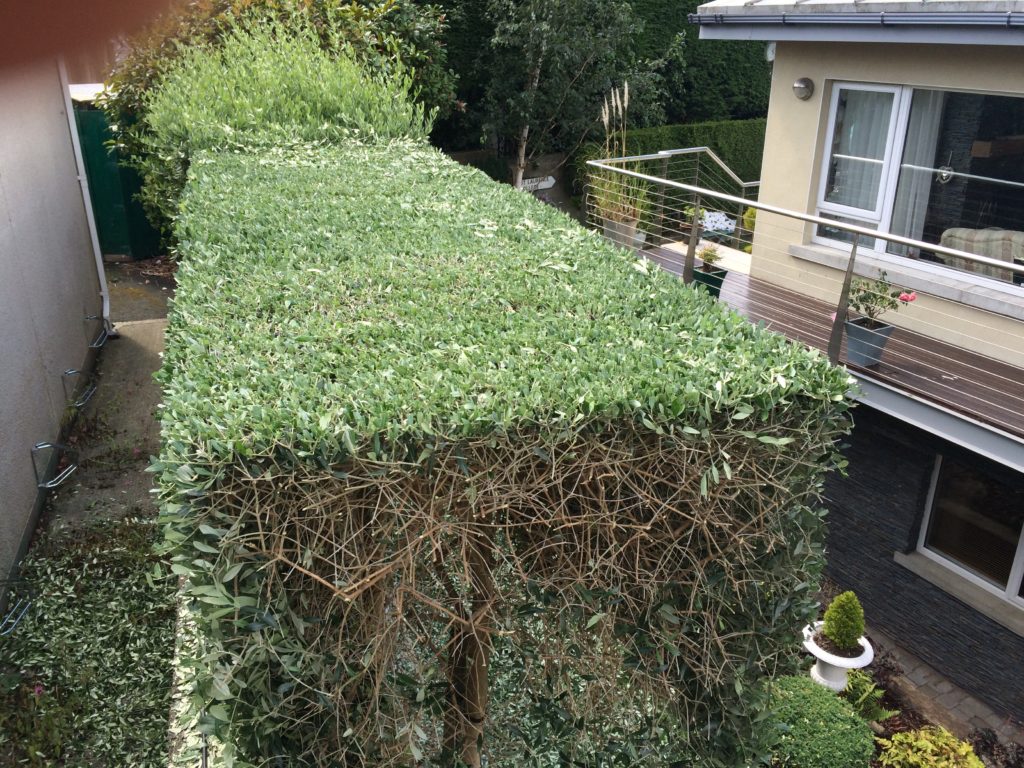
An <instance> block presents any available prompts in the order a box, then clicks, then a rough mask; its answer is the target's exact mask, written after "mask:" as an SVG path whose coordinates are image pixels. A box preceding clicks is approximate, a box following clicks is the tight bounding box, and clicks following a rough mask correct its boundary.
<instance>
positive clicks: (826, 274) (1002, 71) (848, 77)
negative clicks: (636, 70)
mask: <svg viewBox="0 0 1024 768" xmlns="http://www.w3.org/2000/svg"><path fill="white" fill-rule="evenodd" d="M967 64H969V66H968V65H967ZM1022 70H1024V48H1020V47H1006V46H999V47H996V46H992V47H980V46H955V47H954V46H938V45H885V46H882V45H877V44H867V43H803V42H780V43H778V45H777V47H776V57H775V66H774V70H773V74H772V93H771V102H770V106H769V110H768V126H767V131H766V136H765V152H764V163H763V166H762V170H761V181H762V185H761V191H760V198H759V199H760V201H761V202H763V203H768V204H771V205H776V206H779V207H783V208H788V209H791V210H795V211H801V212H806V213H814V212H815V203H816V199H817V191H818V184H819V175H818V174H819V168H820V164H821V156H822V151H823V147H824V143H825V133H826V130H827V125H826V123H827V121H828V110H829V99H830V97H831V83H832V82H835V81H855V82H868V83H886V84H896V85H911V86H919V87H934V88H941V89H946V90H965V91H970V90H977V91H986V92H999V93H1006V94H1022V95H1024V79H1022V78H1021V77H1020V75H1019V73H1020V72H1021V71H1022ZM801 77H809V78H811V79H812V80H813V81H814V84H815V91H814V94H813V96H812V97H811V98H810V99H809V100H807V101H800V100H799V99H797V98H796V96H795V95H794V94H793V90H792V86H793V82H794V81H795V80H797V79H799V78H801ZM810 236H811V228H810V226H805V225H803V224H802V223H800V222H797V221H795V220H793V219H784V218H781V217H778V216H772V215H768V214H765V213H764V212H762V213H760V214H758V218H757V229H756V233H755V239H754V250H753V264H752V274H753V275H754V276H755V277H759V278H761V279H763V280H767V281H769V282H772V283H776V284H779V285H784V286H788V287H791V288H793V289H795V290H798V291H800V292H801V293H805V294H809V295H812V296H815V297H817V298H820V299H822V300H825V301H832V302H834V301H836V300H837V298H838V295H839V288H840V284H841V280H842V274H841V272H839V271H838V270H837V269H834V268H830V267H827V266H822V265H820V264H816V263H813V262H811V261H807V260H805V259H799V258H795V257H794V256H793V255H792V253H791V251H792V245H793V244H794V243H796V244H800V243H809V242H810ZM909 264H912V262H909ZM952 274H954V275H955V273H952ZM908 287H910V288H914V287H920V286H914V285H908ZM886 319H887V320H888V321H889V322H891V323H893V324H895V325H901V326H904V327H907V328H910V329H912V330H916V331H920V332H921V333H925V334H927V335H930V336H932V337H935V338H941V339H943V340H945V341H948V342H950V343H952V344H956V345H958V346H963V347H966V348H970V349H972V350H974V351H977V352H979V353H981V354H984V355H987V356H989V357H992V358H995V359H997V360H1003V361H1005V362H1008V363H1010V364H1012V365H1017V366H1024V322H1021V321H1020V320H1017V319H1012V318H1011V317H1007V316H1000V315H997V314H993V313H990V312H985V311H981V310H978V309H974V308H972V307H969V306H965V305H963V304H960V303H957V302H953V301H946V300H943V299H938V298H934V297H930V296H922V297H921V298H920V299H919V301H917V302H916V303H915V304H914V305H913V306H912V307H908V308H907V309H906V310H904V311H902V312H900V313H899V314H891V313H890V314H889V315H887V316H886Z"/></svg>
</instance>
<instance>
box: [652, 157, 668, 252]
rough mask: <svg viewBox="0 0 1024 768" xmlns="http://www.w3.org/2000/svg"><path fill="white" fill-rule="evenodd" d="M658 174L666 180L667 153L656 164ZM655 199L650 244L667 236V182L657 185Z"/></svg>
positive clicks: (657, 242)
mask: <svg viewBox="0 0 1024 768" xmlns="http://www.w3.org/2000/svg"><path fill="white" fill-rule="evenodd" d="M658 176H659V177H660V178H662V179H665V180H666V181H667V180H668V155H665V156H664V157H663V158H662V159H661V162H660V163H659V166H658ZM656 196H657V201H656V202H655V205H656V206H657V214H656V217H655V218H654V220H653V221H652V222H651V240H652V242H651V243H650V245H652V246H657V245H661V244H662V243H664V242H665V241H666V240H667V238H666V237H665V206H666V203H665V201H666V199H667V198H668V184H661V185H659V186H658V192H657V195H656Z"/></svg>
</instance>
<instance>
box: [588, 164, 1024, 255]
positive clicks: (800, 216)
mask: <svg viewBox="0 0 1024 768" xmlns="http://www.w3.org/2000/svg"><path fill="white" fill-rule="evenodd" d="M697 149H702V148H697ZM672 151H676V150H672ZM676 152H678V151H676ZM661 156H663V155H662V154H661V153H658V154H656V155H649V156H646V157H640V158H610V159H606V160H588V161H587V165H589V166H591V167H593V168H599V169H601V170H605V171H611V172H612V173H621V174H623V175H625V176H630V177H632V178H635V179H640V180H641V181H647V182H650V183H652V184H660V185H662V186H669V187H672V188H674V189H678V190H681V191H683V192H689V193H691V194H694V195H697V196H699V197H710V198H714V199H716V200H720V201H722V202H726V203H733V204H735V205H744V206H747V207H750V208H754V209H755V210H758V211H764V212H766V213H772V214H775V215H778V216H784V217H787V218H791V219H796V220H798V221H803V222H806V223H808V224H820V225H824V226H827V227H831V228H834V229H839V230H842V231H844V232H850V233H852V234H855V235H859V236H863V237H870V238H872V239H875V238H877V239H880V240H886V241H887V242H890V243H897V244H899V245H905V246H907V247H910V248H919V249H922V250H926V251H929V252H931V253H937V254H941V255H943V256H951V257H953V258H957V259H964V260H965V261H969V262H974V263H976V264H982V265H985V266H989V267H996V268H998V269H1005V270H1008V271H1010V272H1015V273H1018V274H1021V275H1024V264H1017V263H1015V262H1012V261H1000V260H999V259H992V258H989V257H988V256H979V255H978V254H975V253H970V252H968V251H959V250H957V249H956V248H947V247H946V246H944V245H935V244H933V243H926V242H924V241H923V240H914V239H913V238H909V237H903V236H902V235H893V234H890V233H886V232H879V231H878V230H874V229H868V228H867V227H859V226H857V225H856V224H847V223H846V222H843V221H837V220H835V219H826V218H824V217H822V216H815V215H814V214H810V213H800V212H799V211H792V210H789V209H787V208H780V207H779V206H776V205H769V204H768V203H762V202H760V201H757V200H748V199H746V198H743V197H736V196H735V195H730V194H726V193H724V192H716V191H714V190H712V189H707V188H705V187H697V186H694V185H692V184H684V183H682V182H679V181H672V180H671V179H663V178H659V177H657V176H650V175H649V174H646V173H640V172H638V171H631V170H629V169H628V168H618V167H615V166H614V165H613V164H614V163H618V162H622V161H625V160H631V159H657V158H658V157H661Z"/></svg>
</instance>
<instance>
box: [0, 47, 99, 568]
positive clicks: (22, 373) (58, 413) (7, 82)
mask: <svg viewBox="0 0 1024 768" xmlns="http://www.w3.org/2000/svg"><path fill="white" fill-rule="evenodd" d="M64 105H65V102H64V96H63V91H62V89H61V82H60V76H59V73H58V69H57V63H56V62H55V61H44V62H40V63H36V64H33V65H30V66H26V67H23V68H21V69H19V70H10V69H9V70H5V71H3V72H2V73H0V579H2V578H6V576H7V573H8V571H9V570H10V568H11V566H12V565H13V564H14V560H15V557H16V556H17V553H18V550H19V547H20V546H21V544H22V542H23V540H24V539H25V537H26V536H27V535H28V534H29V533H30V531H29V530H28V529H29V525H30V523H31V517H32V510H33V506H34V503H35V500H36V487H35V479H34V476H33V473H32V465H31V463H30V457H29V450H30V448H31V447H32V446H33V445H34V444H35V443H37V442H40V441H53V440H55V439H56V438H57V436H58V433H59V431H60V425H61V420H62V417H63V415H64V407H65V401H64V391H63V387H62V383H61V373H62V372H63V371H64V370H65V369H67V368H82V367H83V365H84V364H85V363H86V361H87V357H88V354H87V353H88V345H89V342H91V341H92V340H93V339H94V338H95V337H96V335H97V333H98V332H99V329H100V324H99V322H97V321H96V320H90V321H87V320H86V319H85V318H86V316H88V315H98V314H99V313H100V285H99V280H98V278H97V275H96V265H95V261H94V258H93V255H92V250H91V247H90V240H89V231H88V226H87V223H86V217H85V206H84V203H83V200H82V194H81V188H80V187H79V183H78V177H77V170H76V166H75V158H74V153H73V149H72V144H71V135H70V129H69V127H68V118H67V115H66V114H65V106H64Z"/></svg>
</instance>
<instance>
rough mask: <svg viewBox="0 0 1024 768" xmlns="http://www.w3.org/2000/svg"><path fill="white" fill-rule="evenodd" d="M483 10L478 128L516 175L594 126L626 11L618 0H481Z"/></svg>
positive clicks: (623, 38)
mask: <svg viewBox="0 0 1024 768" xmlns="http://www.w3.org/2000/svg"><path fill="white" fill-rule="evenodd" d="M487 12H488V15H489V16H490V17H491V18H492V19H493V20H494V34H493V36H492V37H491V40H490V48H489V51H488V59H489V71H490V74H491V81H490V83H488V85H487V88H486V97H485V99H484V105H483V109H484V114H485V119H484V123H483V129H484V133H485V135H486V136H487V137H488V138H489V139H492V140H495V141H498V142H499V143H501V144H502V145H503V146H504V147H506V148H507V149H508V154H510V155H511V156H512V157H513V160H514V162H515V167H516V171H517V172H518V174H519V176H520V177H521V175H522V172H523V170H524V169H525V167H526V162H527V161H528V160H529V159H531V158H533V157H534V156H536V155H537V154H538V153H540V152H543V151H552V150H556V149H562V150H572V149H574V148H575V147H576V146H578V145H579V143H580V142H581V141H583V139H584V137H585V136H586V135H587V134H588V133H590V132H591V131H592V130H594V129H595V128H596V117H597V114H598V110H599V105H600V103H601V98H602V96H603V95H604V94H605V93H606V91H607V88H608V85H609V82H610V81H613V80H617V79H618V76H619V75H620V73H621V72H622V70H623V67H622V65H621V63H620V62H621V61H622V60H623V57H624V54H623V50H624V49H625V48H627V47H628V45H629V40H630V35H631V33H632V30H633V22H632V15H631V13H630V9H629V6H628V5H627V4H626V3H624V2H622V0H561V2H557V3H552V2H549V1H548V0H488V3H487Z"/></svg>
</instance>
